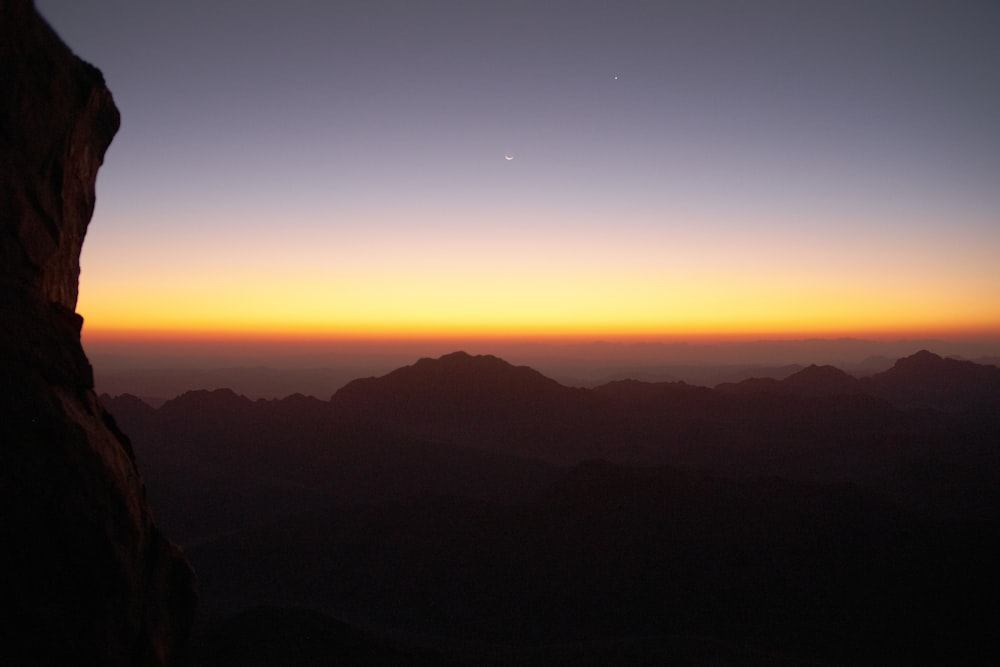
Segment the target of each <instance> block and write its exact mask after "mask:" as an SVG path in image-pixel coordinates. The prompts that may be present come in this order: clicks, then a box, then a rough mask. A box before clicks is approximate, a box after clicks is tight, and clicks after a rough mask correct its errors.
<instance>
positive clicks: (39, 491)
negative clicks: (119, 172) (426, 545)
mask: <svg viewBox="0 0 1000 667" xmlns="http://www.w3.org/2000/svg"><path fill="white" fill-rule="evenodd" d="M118 124H119V116H118V110H117V108H116V107H115V105H114V102H113V100H112V97H111V93H110V92H109V91H108V89H107V87H106V86H105V84H104V79H103V77H102V75H101V73H100V72H99V71H98V70H97V69H95V68H94V67H92V66H90V65H88V64H87V63H85V62H83V61H82V60H80V59H79V58H77V57H76V56H75V55H73V53H72V52H71V51H70V50H69V48H67V47H66V45H65V44H63V43H62V41H61V40H60V39H59V37H58V36H57V35H56V34H55V32H54V31H53V30H52V29H51V28H50V27H49V26H48V25H47V24H46V23H45V22H44V21H43V20H42V19H41V18H40V17H39V16H38V14H37V12H36V11H35V8H34V6H33V4H32V3H31V2H30V1H29V0H0V373H2V379H0V607H2V612H0V615H2V617H3V621H2V622H0V664H3V665H29V664H30V665H70V664H74V665H166V664H170V662H171V661H172V660H173V659H174V658H175V657H176V655H177V652H178V650H179V649H180V647H181V646H182V645H183V642H184V639H185V638H186V636H187V634H188V633H189V632H190V628H191V624H192V621H193V617H194V606H195V601H196V593H195V581H194V575H193V573H192V571H191V569H190V567H189V565H188V564H187V562H186V561H185V559H184V558H183V556H182V554H181V553H180V551H179V550H178V549H177V548H176V547H175V546H174V545H172V544H171V543H170V542H169V541H168V540H167V539H165V538H164V537H163V535H161V534H160V532H159V531H158V529H157V527H156V525H155V524H154V523H153V520H152V517H151V515H150V511H149V508H148V505H147V503H146V498H145V490H144V487H143V482H142V478H141V477H140V475H139V472H138V470H137V468H136V464H135V460H134V456H133V454H132V449H131V445H130V444H129V441H128V438H127V437H126V436H125V435H124V434H122V433H121V432H120V430H119V429H118V428H117V427H116V425H115V422H114V419H113V418H112V417H111V416H110V415H109V414H108V413H107V412H105V411H104V409H103V408H102V407H101V406H100V404H99V403H98V401H97V397H96V396H95V394H94V391H93V375H92V371H91V367H90V364H89V362H88V361H87V358H86V356H85V354H84V352H83V348H82V347H81V344H80V329H81V326H82V322H83V320H82V319H81V318H80V316H79V315H77V314H76V313H75V312H74V311H75V308H76V299H77V285H78V276H79V257H80V248H81V245H82V243H83V237H84V234H85V232H86V229H87V225H88V223H89V221H90V217H91V214H92V213H93V209H94V201H95V196H94V183H95V179H96V176H97V170H98V168H99V167H100V165H101V163H102V161H103V158H104V152H105V150H106V149H107V148H108V145H109V144H110V142H111V139H112V137H113V136H114V134H115V132H116V131H117V129H118Z"/></svg>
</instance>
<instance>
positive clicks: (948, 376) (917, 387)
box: [869, 350, 1000, 410]
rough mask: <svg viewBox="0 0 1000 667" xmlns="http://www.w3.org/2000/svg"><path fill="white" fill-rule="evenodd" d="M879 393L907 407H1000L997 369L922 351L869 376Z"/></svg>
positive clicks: (998, 369)
mask: <svg viewBox="0 0 1000 667" xmlns="http://www.w3.org/2000/svg"><path fill="white" fill-rule="evenodd" d="M869 383H870V385H871V387H872V389H873V390H874V392H875V393H876V394H878V395H881V396H885V397H888V398H889V399H890V400H892V401H893V402H894V403H897V404H899V405H905V406H910V407H932V408H938V409H945V410H967V409H978V408H982V407H984V406H987V405H995V406H1000V368H997V367H996V366H987V365H982V364H976V363H973V362H971V361H962V360H959V359H948V358H945V357H941V356H939V355H937V354H934V353H933V352H929V351H927V350H921V351H919V352H917V353H915V354H912V355H910V356H909V357H904V358H902V359H899V360H897V361H896V363H895V365H893V367H892V368H890V369H889V370H887V371H884V372H882V373H877V374H876V375H873V376H872V377H871V378H869Z"/></svg>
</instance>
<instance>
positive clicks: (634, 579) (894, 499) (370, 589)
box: [102, 352, 1000, 664]
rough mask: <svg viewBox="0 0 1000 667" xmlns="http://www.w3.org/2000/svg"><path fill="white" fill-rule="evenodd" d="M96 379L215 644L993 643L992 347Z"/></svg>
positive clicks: (541, 650) (468, 651)
mask: <svg viewBox="0 0 1000 667" xmlns="http://www.w3.org/2000/svg"><path fill="white" fill-rule="evenodd" d="M102 400H103V401H104V403H105V405H106V406H107V407H108V409H109V410H110V411H111V412H112V413H113V414H114V415H115V418H116V420H117V421H118V424H119V425H120V426H121V427H122V428H123V430H125V431H126V432H128V433H130V434H131V435H132V440H133V446H134V448H135V451H136V456H137V459H138V460H139V462H140V464H141V465H142V466H143V469H144V471H145V474H146V478H147V488H148V490H149V495H150V500H151V503H152V505H153V507H154V510H155V511H156V514H157V517H158V520H159V521H160V522H161V523H162V524H163V525H164V526H165V527H166V529H168V530H170V532H171V534H172V535H174V536H176V537H177V539H179V540H180V541H181V543H182V544H184V545H185V548H186V551H187V553H188V555H189V557H190V558H191V559H192V561H193V562H194V564H195V567H196V569H197V571H198V572H199V576H200V578H201V581H202V594H203V607H202V608H203V614H204V618H206V619H214V621H213V622H215V623H221V624H222V625H219V626H212V627H221V628H228V629H226V630H225V631H224V632H223V631H219V632H223V635H224V636H227V637H229V636H230V635H229V634H226V633H232V632H235V633H236V634H237V635H239V631H238V628H240V627H243V626H242V625H240V623H243V622H245V621H246V619H247V617H245V616H239V615H238V614H241V613H245V610H247V609H248V608H254V609H256V611H255V612H254V614H257V615H258V616H259V615H264V616H267V615H269V614H270V615H276V617H277V618H278V619H283V618H286V617H287V615H288V614H293V615H294V614H297V613H299V612H292V611H288V610H289V609H292V608H301V609H309V610H312V611H310V612H308V613H309V614H320V615H321V617H322V618H325V619H349V620H350V622H351V623H352V624H354V625H356V627H358V628H360V629H361V630H363V631H364V632H375V633H376V634H378V633H382V634H381V635H379V636H381V637H382V640H380V641H383V640H384V641H388V640H390V639H391V640H392V641H402V642H403V643H404V644H405V645H408V646H410V648H414V647H416V648H419V649H420V650H421V651H423V650H426V651H431V655H433V656H436V657H435V658H434V660H437V661H439V662H448V661H457V662H458V663H459V664H504V663H509V662H511V661H513V662H518V663H521V664H552V662H558V660H564V661H571V662H578V661H579V660H578V659H579V658H580V656H581V654H586V653H587V652H586V651H584V650H583V649H582V647H583V646H585V645H587V643H588V642H592V641H598V640H599V641H600V642H605V643H602V644H601V645H602V646H604V647H605V648H607V650H608V651H610V653H602V652H601V651H596V652H593V653H591V654H589V655H590V657H591V658H592V659H593V660H594V662H592V663H591V664H601V663H602V662H603V663H606V662H608V661H612V662H613V661H615V659H614V656H615V655H617V654H616V653H615V652H616V651H617V652H625V653H623V655H624V654H628V655H632V656H633V657H634V658H635V660H636V661H637V662H641V660H640V658H639V657H638V656H639V655H642V656H645V657H644V658H643V660H646V659H648V664H656V663H657V662H662V661H663V660H667V661H674V662H676V661H681V662H686V661H687V659H686V658H683V657H680V656H690V655H692V652H695V653H697V652H698V651H703V652H704V651H707V652H708V653H707V654H706V655H710V656H713V658H712V659H720V660H721V659H722V658H721V657H720V656H721V655H722V654H723V653H725V651H734V652H735V653H732V655H735V656H738V657H736V658H733V660H735V661H736V662H737V663H742V662H747V663H753V664H800V663H799V662H798V661H799V660H802V661H805V663H801V664H806V663H808V662H809V661H811V660H824V661H831V662H833V663H839V662H848V663H858V662H870V663H875V662H879V663H886V662H891V663H897V664H901V663H903V662H906V661H907V660H912V659H917V658H920V657H922V656H925V655H928V654H933V655H940V656H964V657H967V658H970V659H973V658H976V659H978V658H981V657H983V656H984V655H992V654H993V653H992V652H993V651H994V650H995V648H996V647H995V644H992V643H991V641H992V640H989V639H987V637H989V636H990V635H989V632H987V631H986V629H985V628H986V625H985V624H986V623H988V622H992V621H994V620H998V619H997V618H996V613H995V611H992V612H991V611H989V609H990V605H989V603H988V601H987V598H988V596H989V595H993V594H995V593H997V592H1000V591H996V590H995V589H994V587H993V586H991V585H987V584H985V582H986V581H988V580H989V579H990V577H989V569H990V566H989V565H988V564H989V563H992V562H994V561H995V557H996V556H998V555H1000V553H998V552H997V549H996V548H995V547H994V546H992V545H993V544H994V543H1000V540H995V539H994V538H997V537H1000V535H998V534H997V533H998V520H1000V514H998V512H997V509H998V508H1000V503H998V502H997V501H998V500H1000V498H998V495H997V490H998V489H1000V484H998V483H1000V456H998V444H1000V410H998V407H1000V369H998V368H997V367H993V366H986V365H981V364H973V363H971V362H962V361H957V360H952V359H945V358H942V357H939V356H937V355H935V354H932V353H930V352H920V353H918V354H915V355H912V356H910V357H906V358H903V359H900V360H898V361H897V362H896V363H895V364H894V365H893V366H892V367H891V368H890V369H888V370H886V371H884V372H882V373H877V374H875V375H872V376H870V377H866V378H854V377H852V376H850V375H848V374H846V373H843V372H842V371H840V370H838V369H836V368H833V367H830V366H809V367H806V368H803V369H802V370H800V371H798V372H796V373H794V374H792V375H790V376H788V377H787V378H785V379H784V380H773V379H760V380H757V379H750V380H746V381H743V382H739V383H726V384H722V385H719V386H717V387H715V388H707V387H698V386H693V385H687V384H684V383H669V382H668V383H648V382H641V381H636V380H622V381H615V382H610V383H607V384H605V385H601V386H599V387H595V388H592V389H582V388H575V387H567V386H563V385H561V384H559V383H558V382H556V381H554V380H552V379H550V378H547V377H545V376H543V375H542V374H540V373H538V372H536V371H534V370H532V369H531V368H527V367H517V366H513V365H511V364H508V363H507V362H505V361H503V360H501V359H499V358H496V357H491V356H470V355H468V354H465V353H461V352H456V353H453V354H449V355H445V356H443V357H440V358H438V359H421V360H419V361H417V362H416V363H414V364H412V365H410V366H406V367H403V368H399V369H397V370H395V371H393V372H390V373H388V374H387V375H384V376H382V377H373V378H363V379H358V380H355V381H353V382H350V383H348V384H347V385H346V386H344V387H343V388H342V389H340V390H338V391H337V392H336V393H335V394H334V395H333V396H332V397H331V399H330V400H328V401H322V400H319V399H316V398H312V397H306V396H302V395H293V396H289V397H286V398H284V399H280V400H256V401H253V400H250V399H247V398H245V397H243V396H240V395H237V394H235V393H234V392H232V391H228V390H215V391H192V392H187V393H185V394H183V395H181V396H178V397H177V398H175V399H172V400H170V401H167V402H166V403H164V404H163V405H162V406H161V407H159V408H156V409H154V408H152V407H151V406H149V405H146V404H144V403H143V402H142V401H140V400H138V399H136V398H135V397H132V396H127V395H126V396H118V397H114V398H112V397H109V396H103V397H102ZM255 605H256V606H255ZM260 605H265V606H264V607H260ZM946 609H947V610H948V611H947V612H946V611H945V610H946ZM283 610H284V611H283ZM302 613H305V612H302ZM234 614H237V615H236V616H234ZM258 616H253V617H250V618H257V617H258ZM307 618H308V616H307ZM225 619H229V620H225ZM239 619H242V621H240V620H239ZM331 622H332V621H331ZM233 623H236V624H237V625H232V624H233ZM203 630H204V628H203ZM239 636H241V637H242V640H245V641H250V642H251V643H252V641H253V638H249V637H247V636H245V635H239ZM201 637H202V639H201V640H200V641H201V642H202V643H201V644H198V643H196V645H195V646H196V648H195V654H194V658H193V661H194V662H193V663H192V664H206V663H205V661H206V660H208V658H205V657H204V656H205V655H207V654H204V653H198V651H199V650H201V649H199V648H198V647H203V648H204V650H206V651H209V652H211V651H216V652H215V653H212V655H215V656H216V657H217V656H218V652H217V649H218V648H219V644H218V642H219V641H221V639H220V635H219V634H218V633H217V632H213V631H209V630H204V632H203V634H202V635H201ZM415 637H416V638H417V639H414V638H415ZM706 638H707V641H708V643H707V644H706V643H704V642H703V640H706ZM414 642H415V643H414ZM581 642H583V643H581ZM393 645H395V644H393ZM497 645H500V646H502V647H504V648H503V650H500V651H499V652H496V651H494V650H492V649H489V648H488V647H494V648H495V647H496V646H497ZM555 646H559V647H561V648H560V649H558V650H557V649H555V648H553V647H555ZM722 646H726V647H729V648H727V649H725V650H723V649H722V648H720V647H722ZM545 647H547V648H545ZM640 647H641V648H640ZM734 647H735V648H734ZM323 650H325V649H323ZM414 650H415V649H414ZM412 655H421V656H423V658H421V659H424V658H426V657H427V654H425V653H420V652H419V651H418V652H417V653H414V654H412ZM571 655H572V656H575V658H572V659H571V658H569V657H568V656H571ZM198 656H202V658H201V659H202V662H199V657H198ZM762 656H763V657H762ZM598 657H600V659H598ZM695 662H697V661H695ZM215 664H217V663H215ZM413 664H423V663H420V661H419V660H417V661H416V662H415V663H413Z"/></svg>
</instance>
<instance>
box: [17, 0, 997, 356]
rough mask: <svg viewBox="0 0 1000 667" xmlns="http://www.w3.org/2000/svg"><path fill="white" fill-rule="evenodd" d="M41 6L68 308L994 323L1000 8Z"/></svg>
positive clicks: (886, 326) (778, 327) (619, 329)
mask: <svg viewBox="0 0 1000 667" xmlns="http://www.w3.org/2000/svg"><path fill="white" fill-rule="evenodd" d="M36 4H37V6H38V8H39V10H40V11H41V12H42V14H43V15H44V16H46V17H47V18H48V19H49V21H50V22H51V23H52V24H53V26H54V27H55V28H56V30H57V31H58V32H59V33H60V34H61V35H62V36H63V38H64V39H65V40H66V41H67V43H68V44H70V46H71V47H72V48H73V49H74V50H75V51H76V52H77V53H78V54H79V55H80V56H82V57H83V58H85V59H86V60H89V61H90V62H93V63H94V64H96V65H97V66H98V67H100V68H101V69H102V71H103V72H104V74H105V77H106V78H107V80H108V83H109V86H110V88H111V89H112V92H113V94H114V96H115V100H116V102H117V104H118V106H119V107H120V109H121V111H122V116H123V124H122V129H121V131H120V133H119V135H118V136H117V138H116V139H115V141H114V143H113V144H112V146H111V149H110V151H109V153H108V155H107V158H106V162H105V166H104V167H103V169H102V170H101V172H100V175H99V179H98V205H97V211H96V214H95V217H94V220H93V222H92V224H91V228H90V231H89V233H88V236H87V241H86V244H85V247H84V253H83V257H82V275H81V292H80V293H81V296H80V302H79V306H78V310H79V312H80V313H81V314H82V315H84V317H85V319H86V329H85V335H93V336H96V335H100V334H101V333H102V332H104V333H108V334H109V335H110V334H111V333H113V332H116V331H117V332H121V331H132V332H146V333H157V332H159V333H162V332H168V333H169V332H173V334H176V335H180V334H181V333H182V332H183V333H185V334H187V335H190V334H199V333H202V334H207V333H219V332H230V333H233V332H241V333H244V334H275V333H277V334H284V335H288V334H309V335H317V336H321V335H343V336H361V337H364V336H376V337H377V336H390V335H439V334H448V335H450V336H454V335H465V334H469V335H472V334H475V335H507V334H510V335H520V336H532V335H542V334H546V335H548V334H573V335H581V336H589V335H599V336H604V337H608V336H612V337H613V336H616V335H618V336H625V337H628V336H640V337H641V336H645V337H648V338H657V337H671V338H676V337H683V336H689V335H690V336H694V335H702V334H709V335H730V334H733V335H737V334H738V335H799V334H809V335H816V334H818V335H830V336H838V335H856V334H872V335H881V334H892V335H896V334H908V333H919V334H925V333H933V334H954V333H977V334H982V335H993V336H995V335H996V334H997V333H998V332H1000V74H998V72H1000V39H997V35H998V34H1000V4H998V3H996V2H993V1H990V0H984V1H981V2H971V1H970V2H966V1H948V2H945V1H941V2H921V1H918V0H912V1H900V2H891V1H890V2H872V1H865V2H852V1H846V2H845V1H837V2H833V1H831V2H809V1H803V0H799V1H793V0H789V1H786V2H767V1H763V2H741V1H736V0H733V1H728V2H727V1H720V2H713V1H705V0H698V1H693V0H692V1H691V2H668V1H662V2H653V1H649V2H638V1H625V2H621V1H619V2H586V1H579V2H541V1H539V2H516V1H513V0H504V1H503V2H474V1H471V0H465V1H455V2H419V1H415V0H414V1H399V2H381V1H378V0H364V1H358V2H354V1H338V2H330V1H322V2H320V1H307V0H284V1H282V2H252V1H246V0H241V1H231V0H207V1H206V0H203V1H201V2H191V1H187V0H175V1H172V2H135V1H131V0H91V1H88V2H80V1H78V0H37V2H36ZM505 155H509V156H513V158H514V159H512V160H507V159H505Z"/></svg>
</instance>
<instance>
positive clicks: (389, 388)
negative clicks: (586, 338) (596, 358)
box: [333, 352, 569, 403]
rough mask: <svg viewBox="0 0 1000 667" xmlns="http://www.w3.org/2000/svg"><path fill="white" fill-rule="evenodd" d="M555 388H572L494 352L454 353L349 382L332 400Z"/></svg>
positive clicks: (501, 393)
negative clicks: (366, 396)
mask: <svg viewBox="0 0 1000 667" xmlns="http://www.w3.org/2000/svg"><path fill="white" fill-rule="evenodd" d="M553 391H569V389H567V388H566V387H563V386H562V385H560V384H559V383H558V382H556V381H555V380H552V379H550V378H547V377H545V376H544V375H542V374H541V373H539V372H538V371H536V370H534V369H532V368H528V367H527V366H514V365H513V364H510V363H508V362H506V361H504V360H503V359H500V358H498V357H494V356H492V355H475V356H473V355H470V354H468V353H466V352H452V353H451V354H446V355H444V356H442V357H439V358H437V359H430V358H424V359H420V360H419V361H417V362H416V363H415V364H413V365H411V366H404V367H402V368H397V369H396V370H394V371H392V372H391V373H389V374H388V375H383V376H382V377H378V378H364V379H361V380H355V381H353V382H350V383H348V384H347V385H346V386H344V387H342V388H341V389H340V390H339V391H338V392H337V393H336V394H335V395H334V399H333V400H334V402H335V403H337V402H343V401H345V400H350V398H351V397H360V396H361V395H362V394H365V393H369V392H375V393H381V394H384V395H385V394H395V395H397V396H398V395H401V394H428V393H434V394H437V395H439V396H440V395H449V396H453V397H455V398H457V399H464V398H468V397H469V396H470V395H484V394H485V395H491V396H494V397H497V396H511V395H525V396H531V395H535V394H537V393H538V392H553Z"/></svg>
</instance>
